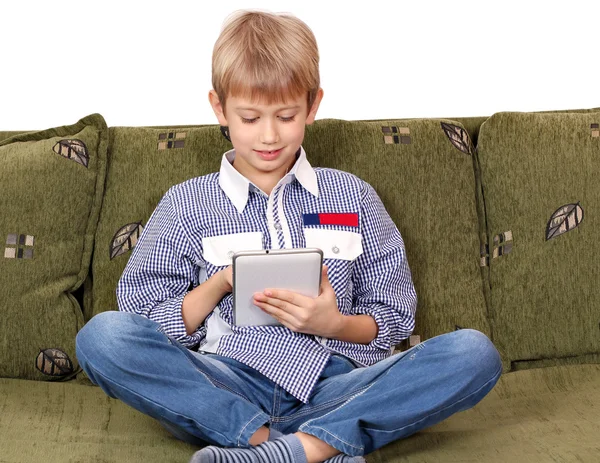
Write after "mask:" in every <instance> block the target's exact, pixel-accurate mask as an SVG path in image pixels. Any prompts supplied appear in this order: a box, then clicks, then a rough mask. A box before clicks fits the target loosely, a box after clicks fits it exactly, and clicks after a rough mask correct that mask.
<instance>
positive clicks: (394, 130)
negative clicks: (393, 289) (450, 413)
mask: <svg viewBox="0 0 600 463" xmlns="http://www.w3.org/2000/svg"><path fill="white" fill-rule="evenodd" d="M450 137H452V139H451V138H450ZM304 147H305V149H306V152H307V156H308V159H309V160H310V162H311V163H312V164H313V165H316V166H327V167H333V168H336V169H341V170H345V171H348V172H352V173H355V174H357V175H358V176H359V177H361V178H362V179H364V180H366V181H367V182H369V183H370V184H371V185H372V186H373V187H374V188H375V190H376V191H377V193H378V194H379V196H380V197H381V199H382V200H383V202H384V204H385V206H386V208H387V210H388V212H389V214H390V216H391V217H392V219H393V220H394V222H395V223H396V225H397V226H398V228H399V230H400V232H401V234H402V237H403V239H404V244H405V247H406V252H407V256H408V263H409V265H410V268H411V272H412V276H413V281H414V283H415V287H416V290H417V297H418V307H417V324H416V327H415V330H414V334H415V335H419V336H420V337H421V339H427V338H431V337H433V336H437V335H439V334H442V333H446V332H449V331H453V330H455V329H457V328H474V329H477V330H479V331H482V332H484V333H486V334H487V335H488V336H489V335H490V328H489V324H488V322H487V318H486V307H485V300H484V297H483V291H482V284H481V276H480V270H479V247H480V240H479V238H478V226H477V209H476V204H475V196H474V194H473V193H474V191H475V180H474V175H473V157H472V153H473V146H472V144H471V142H470V139H469V136H468V134H467V132H466V130H465V129H464V127H463V125H462V124H460V123H458V122H455V121H451V120H443V119H409V120H387V121H360V122H355V121H340V120H327V119H324V120H320V121H318V123H315V124H314V125H311V126H308V127H307V133H306V138H305V142H304Z"/></svg>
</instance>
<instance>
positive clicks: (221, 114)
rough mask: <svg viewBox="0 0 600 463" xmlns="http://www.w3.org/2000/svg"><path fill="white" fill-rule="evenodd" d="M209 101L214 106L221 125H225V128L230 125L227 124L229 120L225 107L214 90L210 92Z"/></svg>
mask: <svg viewBox="0 0 600 463" xmlns="http://www.w3.org/2000/svg"><path fill="white" fill-rule="evenodd" d="M208 101H209V102H210V105H211V106H212V109H213V111H214V113H215V116H217V119H218V121H219V125H224V126H227V125H229V124H228V123H227V118H226V117H225V108H223V105H222V104H221V102H220V101H219V96H218V95H217V92H215V91H214V90H211V91H210V92H208Z"/></svg>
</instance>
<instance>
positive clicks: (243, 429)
mask: <svg viewBox="0 0 600 463" xmlns="http://www.w3.org/2000/svg"><path fill="white" fill-rule="evenodd" d="M260 415H264V413H263V412H257V413H256V415H254V416H253V417H252V418H250V420H248V422H247V423H246V424H245V425H244V427H243V428H242V429H241V431H240V433H239V434H238V438H237V446H238V447H242V445H241V444H240V441H241V440H242V434H244V431H245V430H246V428H247V427H248V426H250V425H251V424H252V423H253V422H254V420H255V419H256V418H257V417H259V416H260ZM248 440H249V439H248Z"/></svg>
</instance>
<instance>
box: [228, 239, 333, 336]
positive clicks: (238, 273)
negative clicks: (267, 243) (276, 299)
mask: <svg viewBox="0 0 600 463" xmlns="http://www.w3.org/2000/svg"><path fill="white" fill-rule="evenodd" d="M322 266H323V251H321V250H320V249H317V248H296V249H269V250H260V251H240V252H237V253H235V254H234V255H233V322H234V324H235V325H237V326H251V325H262V326H264V325H274V326H281V324H280V323H279V322H278V321H277V320H276V319H275V318H273V317H271V316H270V315H269V314H267V313H265V312H263V311H262V310H261V309H260V308H259V307H257V306H255V305H254V303H253V302H252V301H253V295H254V293H256V292H262V291H264V290H265V289H266V288H278V289H287V290H290V291H294V292H297V293H299V294H302V295H304V296H309V297H317V296H318V295H319V289H320V286H321V268H322Z"/></svg>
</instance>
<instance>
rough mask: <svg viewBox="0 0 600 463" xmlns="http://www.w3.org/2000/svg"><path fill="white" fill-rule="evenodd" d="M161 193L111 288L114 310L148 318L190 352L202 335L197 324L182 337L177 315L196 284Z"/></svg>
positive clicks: (191, 256)
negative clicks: (191, 331) (193, 330)
mask: <svg viewBox="0 0 600 463" xmlns="http://www.w3.org/2000/svg"><path fill="white" fill-rule="evenodd" d="M169 193H170V192H167V194H165V196H164V197H163V198H162V200H161V201H160V203H159V204H158V206H157V207H156V209H155V210H154V212H153V213H152V216H151V217H150V219H149V220H148V223H147V225H146V227H145V228H144V230H143V232H142V234H141V236H140V239H139V240H138V242H137V244H136V246H135V247H134V249H133V253H132V255H131V257H130V258H129V261H128V263H127V266H126V267H125V270H124V272H123V275H122V276H121V278H120V280H119V283H118V285H117V302H118V305H119V310H121V311H124V312H133V313H137V314H139V315H142V316H144V317H147V318H149V319H150V320H153V321H155V322H157V323H159V324H160V325H161V327H162V330H163V331H164V332H165V333H166V334H167V335H169V336H171V337H173V338H175V339H177V340H178V341H179V342H180V343H181V344H183V345H184V346H187V347H194V346H195V345H197V344H199V342H200V341H201V340H202V339H203V338H204V337H205V335H206V328H205V327H204V325H201V326H200V327H199V328H198V330H196V331H195V332H194V333H192V335H187V334H186V329H185V324H184V322H183V316H182V313H181V306H182V304H183V298H184V297H185V295H186V294H187V293H188V292H189V288H190V286H196V285H197V284H198V274H199V267H198V265H196V262H198V258H197V256H195V254H196V253H195V252H194V250H193V249H192V246H191V245H190V242H189V239H188V237H187V235H186V234H185V232H184V230H183V228H182V227H181V224H180V222H179V220H178V217H177V214H176V211H175V209H174V207H173V204H172V200H171V198H170V195H169Z"/></svg>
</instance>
